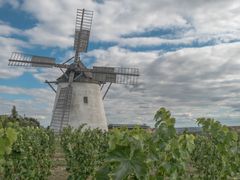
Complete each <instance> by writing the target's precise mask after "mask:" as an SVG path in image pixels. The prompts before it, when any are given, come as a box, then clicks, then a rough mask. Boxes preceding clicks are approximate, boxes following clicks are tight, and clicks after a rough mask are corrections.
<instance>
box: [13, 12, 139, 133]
mask: <svg viewBox="0 0 240 180" xmlns="http://www.w3.org/2000/svg"><path fill="white" fill-rule="evenodd" d="M92 17H93V11H89V10H85V9H78V10H77V17H76V25H75V39H74V50H75V56H73V57H72V58H70V59H68V60H67V61H65V62H64V63H61V64H57V63H55V58H51V57H43V56H34V55H27V54H23V53H17V52H13V53H12V56H11V58H10V59H9V66H24V67H42V68H53V67H56V68H59V69H60V70H61V71H62V72H63V75H62V76H60V77H59V78H58V79H57V80H56V81H51V82H50V81H45V82H46V83H48V84H49V86H50V87H51V88H52V89H53V91H54V92H55V93H56V97H55V103H54V107H53V113H52V120H51V125H50V128H51V129H53V130H54V131H55V132H59V131H61V130H62V129H63V128H64V127H66V126H68V125H70V126H72V127H75V128H77V127H78V126H79V125H80V124H83V123H86V124H87V126H89V127H91V128H100V129H103V130H107V121H106V116H105V111H104V106H103V101H102V100H103V99H104V97H105V96H106V94H107V92H108V90H109V88H110V87H111V84H112V83H118V84H136V83H137V77H138V76H139V70H138V69H137V68H119V67H96V66H93V67H92V68H91V69H89V68H87V67H86V66H85V65H84V64H83V63H82V61H81V60H80V56H79V53H81V52H87V48H88V42H89V36H90V30H91V24H92ZM63 69H66V70H65V71H64V70H63ZM107 83H108V87H107V90H106V91H105V92H104V94H103V96H102V92H101V90H102V88H103V86H104V85H105V84H107ZM52 84H57V90H55V88H54V87H53V86H52Z"/></svg>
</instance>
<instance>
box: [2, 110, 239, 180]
mask: <svg viewBox="0 0 240 180" xmlns="http://www.w3.org/2000/svg"><path fill="white" fill-rule="evenodd" d="M154 121H155V128H154V130H144V129H141V128H138V127H136V128H134V129H133V130H128V129H127V128H118V129H113V130H111V131H109V132H103V131H101V130H99V129H94V130H91V129H88V128H87V127H86V126H85V125H82V126H80V127H79V128H78V129H73V128H71V127H68V128H65V129H64V130H63V131H62V133H61V134H60V135H57V136H56V135H54V134H53V132H52V131H50V130H48V129H44V128H41V127H33V126H27V127H23V126H20V125H19V124H18V123H16V122H11V121H8V119H7V118H3V117H2V118H1V119H0V179H20V180H21V179H24V180H25V179H49V177H50V176H51V173H52V171H51V169H52V168H53V156H54V154H56V149H61V152H62V153H63V157H64V160H65V164H64V165H65V169H64V170H65V171H66V172H67V173H66V177H64V178H65V179H72V180H75V179H80V180H81V179H100V180H105V179H106V180H107V179H109V180H110V179H116V180H122V179H139V180H161V179H209V180H212V179H240V135H239V134H238V133H237V132H236V131H233V130H230V129H229V128H228V127H226V126H224V125H221V124H220V123H219V122H218V121H215V120H214V119H207V118H199V119H197V123H198V125H200V126H201V127H202V131H201V133H199V134H193V133H190V132H187V131H185V132H183V133H180V134H178V133H177V132H176V129H175V127H174V125H175V119H174V118H173V117H172V116H171V113H170V112H169V111H168V110H166V109H164V108H161V109H159V111H157V112H156V114H155V116H154Z"/></svg>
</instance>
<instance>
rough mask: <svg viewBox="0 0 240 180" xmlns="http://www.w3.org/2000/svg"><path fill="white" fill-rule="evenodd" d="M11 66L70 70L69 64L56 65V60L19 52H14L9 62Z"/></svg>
mask: <svg viewBox="0 0 240 180" xmlns="http://www.w3.org/2000/svg"><path fill="white" fill-rule="evenodd" d="M8 61H9V63H8V65H9V66H23V67H43V68H52V67H59V68H68V67H69V65H67V64H56V63H55V58H52V57H45V56H35V55H29V54H23V53H19V52H13V53H12V55H11V57H10V59H9V60H8Z"/></svg>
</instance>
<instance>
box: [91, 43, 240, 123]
mask: <svg viewBox="0 0 240 180" xmlns="http://www.w3.org/2000/svg"><path fill="white" fill-rule="evenodd" d="M239 47H240V43H231V44H221V45H216V46H208V47H202V48H187V49H181V50H178V51H176V52H168V53H163V54H158V53H157V52H147V53H145V55H146V57H148V58H146V61H145V62H144V63H143V60H142V59H143V58H142V59H141V57H143V54H144V53H142V52H132V51H128V50H125V49H121V48H117V47H114V48H109V49H108V50H106V51H104V50H96V51H93V52H90V54H92V55H94V56H95V57H96V58H97V59H98V61H97V62H96V64H99V65H101V64H103V65H110V64H111V61H110V60H114V62H112V63H113V64H114V65H115V66H122V65H124V66H125V67H131V66H132V67H135V66H139V67H140V72H141V77H140V80H139V85H138V86H135V87H131V86H130V87H129V86H124V85H115V84H114V85H113V86H112V88H111V89H110V91H109V93H108V95H107V97H106V100H105V107H106V112H107V115H108V118H109V119H110V121H111V122H119V121H121V122H125V123H127V122H145V123H146V122H147V123H148V124H153V121H152V117H153V114H154V112H155V111H156V110H157V109H158V108H159V107H162V106H163V107H167V108H169V109H170V110H172V111H173V112H175V113H174V115H175V116H176V117H177V119H178V121H177V125H178V126H181V125H187V126H190V125H194V119H195V118H197V117H201V116H209V117H215V118H218V119H220V120H221V121H222V122H223V123H226V124H228V123H229V121H228V119H230V120H231V123H235V124H237V122H238V119H237V118H239V115H238V116H236V113H233V112H235V111H239V108H238V106H239V103H238V102H239V100H240V99H239V98H240V96H239V95H240V94H239V93H238V90H239V88H240V85H239V81H240V79H239V75H240V74H239V72H240V71H239V69H240V66H239V65H240V64H239V63H240V61H239V59H240V57H239V56H240V55H239V53H238V51H239ZM106 61H107V62H106ZM141 63H142V65H141ZM232 113H233V115H232ZM187 114H188V116H187ZM226 115H227V116H226ZM138 117H139V119H140V120H139V121H138ZM223 117H225V119H224V118H223ZM226 117H228V118H226Z"/></svg>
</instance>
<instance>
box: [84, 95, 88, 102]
mask: <svg viewBox="0 0 240 180" xmlns="http://www.w3.org/2000/svg"><path fill="white" fill-rule="evenodd" d="M83 102H84V103H85V104H87V103H88V97H87V96H84V97H83Z"/></svg>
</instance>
